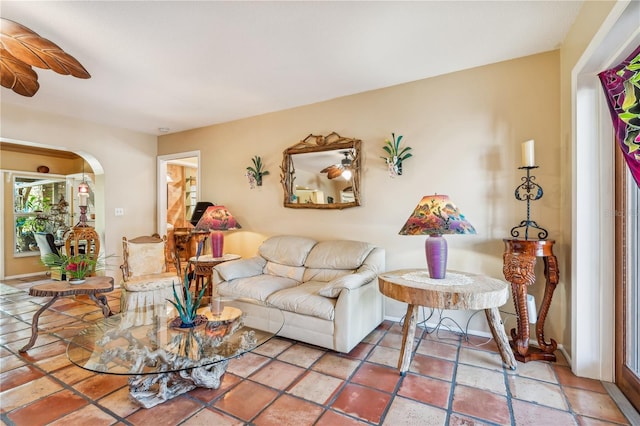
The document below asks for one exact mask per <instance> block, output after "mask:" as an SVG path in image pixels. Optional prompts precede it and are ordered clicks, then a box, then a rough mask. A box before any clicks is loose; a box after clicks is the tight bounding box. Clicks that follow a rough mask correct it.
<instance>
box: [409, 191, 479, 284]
mask: <svg viewBox="0 0 640 426" xmlns="http://www.w3.org/2000/svg"><path fill="white" fill-rule="evenodd" d="M475 233H476V230H475V228H474V227H473V225H471V224H470V223H469V222H468V221H467V219H466V218H465V217H464V215H463V214H462V213H461V212H460V209H458V207H456V205H455V204H453V202H452V201H451V199H450V198H449V196H447V195H426V196H424V197H422V199H421V200H420V202H419V203H418V205H417V206H416V208H415V209H414V210H413V213H411V216H409V219H407V221H406V223H405V224H404V226H403V227H402V229H401V230H400V232H399V234H400V235H429V236H430V237H429V238H427V240H426V241H425V256H426V258H427V266H428V267H429V275H430V276H431V278H438V279H441V278H444V277H445V275H446V270H447V241H446V240H445V239H444V238H442V235H443V234H475Z"/></svg>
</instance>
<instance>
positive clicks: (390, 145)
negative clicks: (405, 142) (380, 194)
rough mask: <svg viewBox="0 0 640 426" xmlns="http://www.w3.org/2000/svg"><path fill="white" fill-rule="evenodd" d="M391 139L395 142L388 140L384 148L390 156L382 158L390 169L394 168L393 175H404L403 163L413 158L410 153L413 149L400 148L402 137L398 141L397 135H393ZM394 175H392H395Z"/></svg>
mask: <svg viewBox="0 0 640 426" xmlns="http://www.w3.org/2000/svg"><path fill="white" fill-rule="evenodd" d="M391 137H392V139H393V140H389V139H387V140H386V141H385V142H386V144H385V145H384V146H383V147H382V149H384V150H385V152H386V153H387V154H388V155H387V156H386V157H380V158H382V159H383V160H384V161H385V162H386V163H387V165H389V169H390V170H391V169H392V168H393V173H395V174H397V175H401V174H402V162H403V161H404V160H406V159H407V158H410V157H413V154H411V153H410V152H409V151H411V147H408V146H405V147H404V148H402V149H401V148H400V142H401V141H402V135H399V136H398V138H397V139H396V134H395V133H391ZM393 173H392V174H393Z"/></svg>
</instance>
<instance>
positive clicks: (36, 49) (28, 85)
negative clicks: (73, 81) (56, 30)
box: [0, 18, 91, 97]
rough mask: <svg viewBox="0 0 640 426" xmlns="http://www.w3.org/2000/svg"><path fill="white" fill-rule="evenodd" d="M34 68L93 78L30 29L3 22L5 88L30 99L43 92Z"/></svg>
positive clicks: (0, 64) (0, 55)
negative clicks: (40, 90)
mask: <svg viewBox="0 0 640 426" xmlns="http://www.w3.org/2000/svg"><path fill="white" fill-rule="evenodd" d="M32 66H34V67H38V68H44V69H51V70H53V71H55V72H57V73H58V74H63V75H69V74H71V75H72V76H74V77H78V78H91V75H90V74H89V72H88V71H87V70H86V69H84V67H83V66H82V65H81V64H80V62H78V61H77V60H76V59H75V58H74V57H73V56H71V55H69V54H68V53H66V52H65V51H64V50H62V49H61V48H60V47H58V46H57V45H56V44H55V43H53V42H51V41H49V40H47V39H46V38H42V37H40V36H39V35H38V34H36V33H35V32H33V31H31V30H30V29H29V28H27V27H25V26H23V25H20V24H18V23H17V22H14V21H11V20H9V19H5V18H0V82H1V83H2V86H3V87H6V88H8V89H11V90H13V91H14V92H16V93H18V94H19V95H22V96H28V97H31V96H33V95H35V94H36V92H37V91H38V89H40V84H38V74H36V72H35V71H34V70H33V69H32V68H31V67H32Z"/></svg>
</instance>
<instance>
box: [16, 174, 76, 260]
mask: <svg viewBox="0 0 640 426" xmlns="http://www.w3.org/2000/svg"><path fill="white" fill-rule="evenodd" d="M66 195H67V184H66V180H65V179H64V178H56V177H52V176H48V175H47V176H46V177H44V176H43V177H41V176H35V175H32V176H15V177H14V178H13V217H14V224H15V227H14V229H15V231H14V239H15V248H14V255H17V256H29V255H39V250H38V247H37V245H36V240H35V237H34V233H35V232H50V233H53V234H56V233H57V231H59V230H61V231H65V230H66V229H68V227H69V223H68V222H69V209H68V206H69V205H68V203H67V201H66V200H65V197H66Z"/></svg>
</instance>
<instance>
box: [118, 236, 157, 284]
mask: <svg viewBox="0 0 640 426" xmlns="http://www.w3.org/2000/svg"><path fill="white" fill-rule="evenodd" d="M164 247H165V243H164V241H160V242H157V243H131V242H127V250H128V251H129V257H128V258H127V263H128V264H129V272H130V274H131V276H132V277H136V276H140V275H149V274H160V273H163V272H165V254H164Z"/></svg>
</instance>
